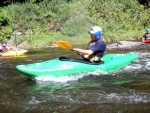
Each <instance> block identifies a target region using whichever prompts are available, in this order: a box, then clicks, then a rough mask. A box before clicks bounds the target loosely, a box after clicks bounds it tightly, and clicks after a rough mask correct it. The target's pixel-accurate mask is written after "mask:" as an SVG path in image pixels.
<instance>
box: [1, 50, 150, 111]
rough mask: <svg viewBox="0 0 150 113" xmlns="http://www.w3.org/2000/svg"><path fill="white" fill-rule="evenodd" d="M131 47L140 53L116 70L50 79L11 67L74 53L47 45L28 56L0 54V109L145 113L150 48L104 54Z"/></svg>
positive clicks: (148, 98) (149, 95)
mask: <svg viewBox="0 0 150 113" xmlns="http://www.w3.org/2000/svg"><path fill="white" fill-rule="evenodd" d="M130 52H133V53H136V54H137V57H138V58H137V59H136V60H135V61H134V62H133V63H132V64H130V65H127V66H125V67H123V68H121V69H119V70H117V71H113V72H109V73H103V72H96V71H95V72H91V73H86V74H85V73H84V74H83V73H81V74H79V75H76V76H74V77H69V76H68V77H65V78H61V79H55V80H54V81H50V78H40V77H39V78H35V79H31V78H29V77H27V76H25V75H23V74H21V73H19V72H18V71H17V70H16V69H15V67H16V65H19V64H28V63H35V62H41V61H45V60H49V59H53V58H56V57H58V56H62V55H63V56H69V57H78V56H77V55H75V54H74V53H72V52H71V51H69V50H66V49H60V48H51V49H37V50H29V52H28V54H27V56H22V57H17V58H0V70H1V72H0V89H1V91H0V113H25V112H26V113H149V112H150V54H149V52H150V49H147V50H146V49H144V50H136V51H133V50H132V51H111V52H110V51H109V52H108V53H130Z"/></svg>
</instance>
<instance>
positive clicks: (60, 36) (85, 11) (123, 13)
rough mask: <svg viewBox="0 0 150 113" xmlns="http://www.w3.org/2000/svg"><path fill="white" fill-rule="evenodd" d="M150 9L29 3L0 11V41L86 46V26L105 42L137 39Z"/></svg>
mask: <svg viewBox="0 0 150 113" xmlns="http://www.w3.org/2000/svg"><path fill="white" fill-rule="evenodd" d="M149 15H150V8H149V6H148V5H145V6H144V5H140V3H139V2H138V0H41V2H35V0H31V1H29V2H24V3H11V4H10V5H8V6H5V7H1V8H0V26H1V27H0V40H4V39H9V38H10V37H13V30H14V22H16V23H17V26H16V31H17V32H21V33H22V35H19V36H18V35H17V42H18V43H19V44H20V43H22V42H24V41H25V42H27V43H29V44H30V45H31V47H32V48H34V47H44V46H47V45H50V44H52V43H54V42H55V41H57V40H67V41H69V42H71V43H72V44H74V43H87V42H88V41H89V35H88V33H87V31H88V30H89V26H93V25H99V26H101V27H102V28H103V37H104V38H105V40H106V41H108V42H111V41H118V40H133V39H139V38H141V36H142V35H143V34H144V33H145V28H146V27H150V17H149Z"/></svg>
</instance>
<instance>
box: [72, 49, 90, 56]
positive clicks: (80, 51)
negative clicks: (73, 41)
mask: <svg viewBox="0 0 150 113" xmlns="http://www.w3.org/2000/svg"><path fill="white" fill-rule="evenodd" d="M73 51H74V52H77V53H82V54H88V55H92V54H93V51H92V50H85V49H79V48H73Z"/></svg>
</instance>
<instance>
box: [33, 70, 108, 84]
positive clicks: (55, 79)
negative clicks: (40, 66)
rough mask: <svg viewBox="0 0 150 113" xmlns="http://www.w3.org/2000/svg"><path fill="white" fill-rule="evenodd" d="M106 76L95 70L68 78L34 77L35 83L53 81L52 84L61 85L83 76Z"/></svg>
mask: <svg viewBox="0 0 150 113" xmlns="http://www.w3.org/2000/svg"><path fill="white" fill-rule="evenodd" d="M105 74H107V73H106V72H102V71H100V70H96V71H93V72H87V73H80V74H75V75H69V76H62V77H54V76H44V77H42V76H41V77H36V78H35V80H36V81H38V82H39V81H41V82H42V81H43V82H44V81H53V82H62V83H66V82H69V81H77V80H79V79H82V78H84V77H85V76H88V75H94V76H103V75H105Z"/></svg>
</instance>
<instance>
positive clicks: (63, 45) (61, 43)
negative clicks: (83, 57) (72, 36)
mask: <svg viewBox="0 0 150 113" xmlns="http://www.w3.org/2000/svg"><path fill="white" fill-rule="evenodd" d="M56 44H57V45H58V46H59V47H61V48H65V49H72V45H71V44H70V43H69V42H67V41H57V42H56Z"/></svg>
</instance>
